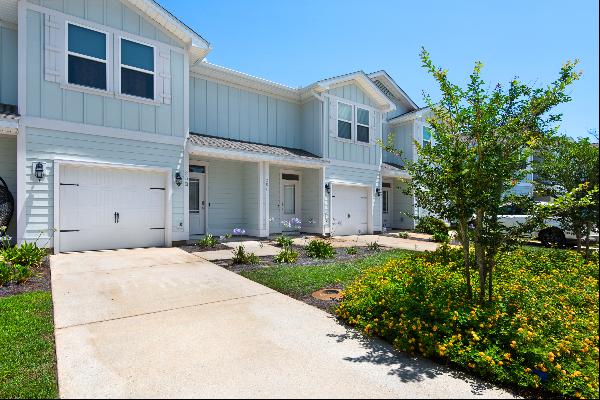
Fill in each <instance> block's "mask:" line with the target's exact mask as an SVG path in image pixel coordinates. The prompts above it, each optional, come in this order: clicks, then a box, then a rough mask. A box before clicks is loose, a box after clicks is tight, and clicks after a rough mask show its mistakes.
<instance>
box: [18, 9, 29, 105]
mask: <svg viewBox="0 0 600 400" xmlns="http://www.w3.org/2000/svg"><path fill="white" fill-rule="evenodd" d="M18 19H19V25H18V27H17V28H18V32H17V47H18V49H17V58H18V70H19V71H21V73H20V74H17V75H18V93H17V96H18V100H17V103H18V105H19V106H18V110H19V112H20V113H21V115H26V114H27V76H26V75H27V74H26V73H23V71H27V68H26V66H27V3H26V1H25V0H19V4H18Z"/></svg>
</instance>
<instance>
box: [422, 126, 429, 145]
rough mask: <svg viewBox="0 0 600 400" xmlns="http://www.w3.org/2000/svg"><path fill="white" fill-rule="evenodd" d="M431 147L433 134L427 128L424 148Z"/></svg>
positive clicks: (424, 131)
mask: <svg viewBox="0 0 600 400" xmlns="http://www.w3.org/2000/svg"><path fill="white" fill-rule="evenodd" d="M430 145H431V132H429V129H427V128H426V127H423V147H425V146H430Z"/></svg>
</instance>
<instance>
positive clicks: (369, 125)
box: [354, 106, 372, 145]
mask: <svg viewBox="0 0 600 400" xmlns="http://www.w3.org/2000/svg"><path fill="white" fill-rule="evenodd" d="M359 108H360V109H361V110H364V111H366V112H368V113H369V119H368V122H367V125H365V124H360V123H359V122H358V109H359ZM371 113H372V111H371V110H369V109H368V108H365V107H361V106H354V114H355V116H354V120H355V121H356V135H355V136H356V138H355V141H356V143H357V144H362V145H371ZM359 126H363V127H366V128H367V129H368V130H369V139H368V140H367V141H366V142H363V141H362V140H358V127H359Z"/></svg>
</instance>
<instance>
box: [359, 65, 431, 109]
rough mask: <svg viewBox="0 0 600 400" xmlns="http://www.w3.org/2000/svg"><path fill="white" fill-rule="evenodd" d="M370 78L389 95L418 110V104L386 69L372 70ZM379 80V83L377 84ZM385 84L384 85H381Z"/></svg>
mask: <svg viewBox="0 0 600 400" xmlns="http://www.w3.org/2000/svg"><path fill="white" fill-rule="evenodd" d="M368 76H369V78H370V79H371V80H372V81H373V82H374V83H375V85H376V86H377V87H379V88H380V89H381V90H382V91H383V92H384V93H385V94H386V95H387V96H388V97H390V98H392V100H393V99H396V100H399V101H402V102H404V103H406V104H407V105H408V106H409V108H412V109H413V110H416V109H418V108H419V106H417V104H416V103H415V102H414V101H413V100H412V99H411V98H410V97H409V96H408V95H407V94H406V92H405V91H404V90H402V88H401V87H400V86H398V84H397V83H396V81H395V80H394V79H393V78H392V77H391V76H390V75H389V74H388V73H387V72H385V71H384V70H381V71H377V72H372V73H370V74H369V75H368ZM377 82H379V84H377ZM381 86H383V87H381Z"/></svg>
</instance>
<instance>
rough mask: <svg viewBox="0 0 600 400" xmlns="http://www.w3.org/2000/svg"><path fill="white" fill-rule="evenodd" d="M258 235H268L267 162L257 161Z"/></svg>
mask: <svg viewBox="0 0 600 400" xmlns="http://www.w3.org/2000/svg"><path fill="white" fill-rule="evenodd" d="M258 185H259V190H258V235H259V236H260V237H268V236H269V225H270V224H269V163H268V162H267V161H260V162H259V163H258Z"/></svg>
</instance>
